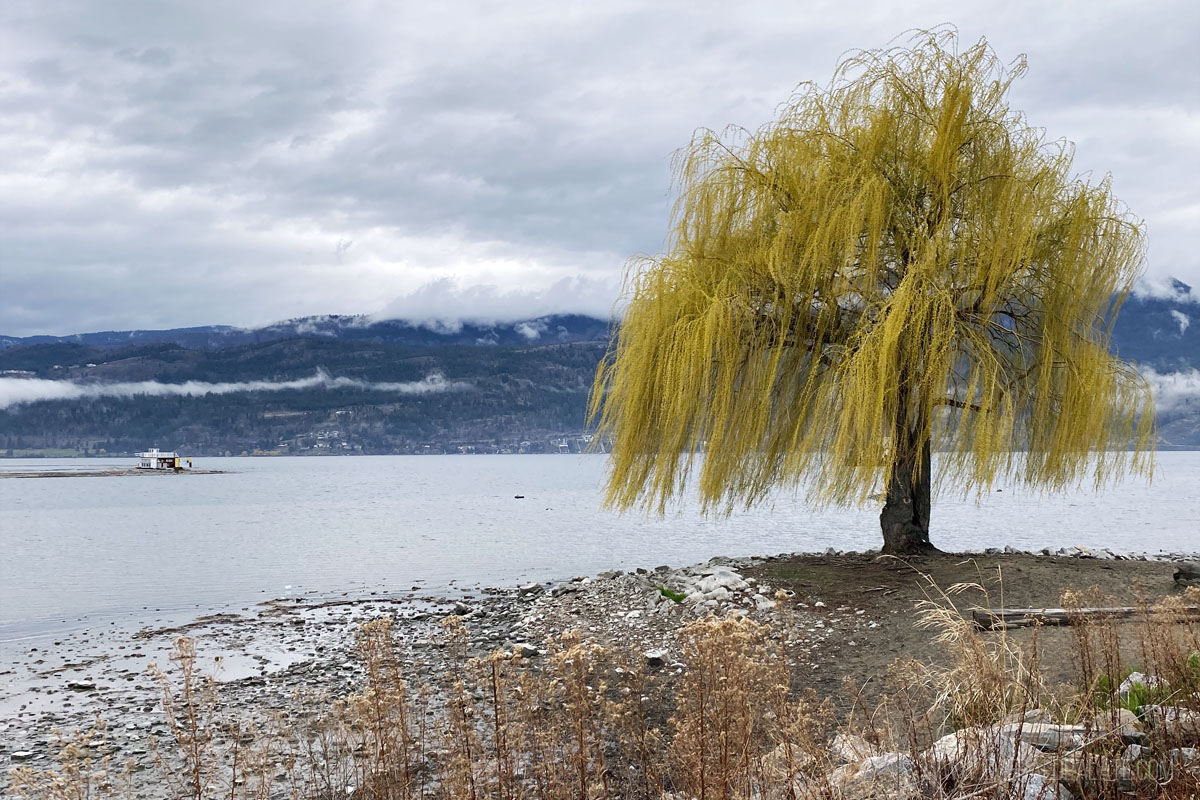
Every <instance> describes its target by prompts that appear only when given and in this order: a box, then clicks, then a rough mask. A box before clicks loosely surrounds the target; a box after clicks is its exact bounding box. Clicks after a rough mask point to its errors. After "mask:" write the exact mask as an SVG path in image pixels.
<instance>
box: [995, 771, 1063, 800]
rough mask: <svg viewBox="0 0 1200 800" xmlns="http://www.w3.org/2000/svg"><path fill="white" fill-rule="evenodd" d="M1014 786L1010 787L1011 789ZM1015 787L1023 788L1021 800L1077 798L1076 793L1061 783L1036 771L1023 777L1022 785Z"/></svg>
mask: <svg viewBox="0 0 1200 800" xmlns="http://www.w3.org/2000/svg"><path fill="white" fill-rule="evenodd" d="M1012 788H1014V787H1010V791H1011V789H1012ZM1015 788H1019V789H1021V790H1022V791H1021V794H1020V795H1019V797H1020V800H1075V795H1073V794H1071V793H1070V792H1069V791H1067V790H1066V788H1064V787H1063V785H1062V784H1061V783H1059V782H1058V781H1056V780H1054V779H1053V778H1047V777H1046V776H1045V775H1038V774H1036V773H1035V774H1033V775H1029V776H1027V777H1025V778H1023V779H1022V780H1021V781H1020V786H1018V787H1015ZM1010 796H1012V797H1018V795H1010Z"/></svg>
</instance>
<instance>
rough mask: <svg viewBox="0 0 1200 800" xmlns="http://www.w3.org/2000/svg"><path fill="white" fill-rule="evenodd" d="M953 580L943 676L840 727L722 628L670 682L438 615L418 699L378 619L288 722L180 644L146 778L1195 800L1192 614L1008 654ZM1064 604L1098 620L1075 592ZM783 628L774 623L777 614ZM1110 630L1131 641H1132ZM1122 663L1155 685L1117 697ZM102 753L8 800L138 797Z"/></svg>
mask: <svg viewBox="0 0 1200 800" xmlns="http://www.w3.org/2000/svg"><path fill="white" fill-rule="evenodd" d="M967 588H978V587H977V586H974V587H968V586H967V585H960V586H953V587H950V588H949V589H947V590H945V591H940V590H936V589H931V594H930V600H929V602H928V603H926V604H925V605H924V607H923V608H922V609H921V619H922V624H923V625H925V626H927V627H928V628H929V629H930V632H931V636H934V637H936V638H937V640H938V641H939V642H941V643H942V645H943V646H944V648H945V652H946V658H945V660H944V661H943V662H941V663H939V664H917V663H897V665H896V666H895V667H894V669H893V671H892V673H891V674H890V675H889V677H888V681H889V684H888V691H886V692H884V700H883V701H882V702H875V703H872V704H870V705H868V704H867V703H866V702H864V701H863V700H862V698H861V696H860V695H859V694H858V693H857V692H856V691H855V687H847V691H846V693H845V695H844V696H843V697H840V698H837V700H838V702H837V704H836V705H838V706H839V708H838V710H837V714H835V710H834V705H835V704H834V703H833V702H832V701H831V700H828V699H826V700H825V701H820V700H818V699H817V698H814V697H811V696H802V695H799V694H798V693H797V692H795V691H793V688H792V681H791V675H792V671H793V669H794V668H795V666H794V664H793V662H792V660H791V659H790V658H789V656H788V653H787V652H786V650H785V648H784V646H783V645H782V644H781V643H780V642H781V641H782V640H783V639H785V638H786V637H781V636H776V635H775V634H774V633H773V631H772V629H771V628H770V627H768V626H766V625H762V624H758V623H755V622H753V621H750V620H747V619H745V618H740V617H732V616H731V617H725V618H716V617H710V618H708V619H705V620H701V621H697V622H693V623H691V624H689V625H687V626H685V627H684V628H682V629H681V631H680V643H681V655H680V659H681V662H682V665H683V666H682V668H681V669H678V670H677V669H676V668H672V667H665V668H664V667H659V668H652V667H648V666H646V665H645V664H644V663H643V660H642V659H641V658H640V656H638V655H637V654H629V653H620V652H612V651H610V650H608V649H605V648H603V647H601V646H599V645H598V644H596V643H595V642H591V641H588V640H586V639H584V638H582V637H580V636H579V635H578V634H576V633H566V634H564V635H563V636H561V637H560V638H559V639H557V640H556V641H553V642H549V643H547V644H546V650H545V651H544V653H543V655H542V657H540V658H538V659H522V658H520V657H519V656H518V655H514V654H512V653H504V652H496V653H492V654H491V655H488V656H486V657H483V658H471V657H469V655H468V642H467V638H466V629H465V628H464V626H463V625H462V624H461V621H460V620H459V619H458V618H455V617H451V618H449V619H448V620H446V622H445V624H444V626H443V627H444V630H443V639H444V642H443V646H444V652H445V653H446V654H447V658H446V661H445V663H446V665H447V666H446V673H445V675H443V676H441V677H440V679H437V680H433V681H428V682H423V683H415V682H414V681H413V676H412V675H410V674H409V673H408V665H406V664H405V663H404V661H403V660H402V658H401V657H400V656H399V655H398V653H399V648H397V647H396V646H395V641H394V637H395V635H396V634H395V632H394V631H393V630H392V627H391V623H390V621H389V620H388V619H381V620H378V621H376V622H373V623H371V624H369V625H366V626H364V627H363V628H362V629H361V631H360V633H359V652H360V658H361V660H362V663H363V664H364V666H365V673H366V678H365V683H364V685H363V687H362V689H361V691H360V692H359V693H358V694H355V695H353V696H351V697H349V698H346V699H344V700H340V701H336V702H334V701H329V700H328V699H327V698H322V697H308V698H301V699H299V700H298V702H299V703H300V705H302V706H303V707H305V708H307V709H309V710H310V712H309V713H307V714H305V715H302V716H301V719H302V720H303V721H301V722H297V721H295V720H294V719H293V720H292V721H291V722H290V723H288V724H284V723H283V722H282V721H280V720H276V719H272V718H270V717H269V716H267V715H260V716H258V717H256V718H255V719H254V720H234V719H231V718H230V717H229V716H228V715H227V714H224V713H223V712H222V710H221V708H220V693H219V691H218V689H217V686H216V684H215V683H214V681H213V679H212V677H211V676H206V675H200V674H198V672H197V670H196V653H195V646H194V643H193V642H191V641H190V640H188V639H186V638H183V639H180V640H179V641H178V644H177V647H176V650H175V653H174V655H173V658H172V661H173V666H172V668H171V669H170V670H169V671H161V672H160V671H158V670H155V675H156V677H157V678H158V681H159V685H160V687H161V691H162V703H163V710H164V715H165V718H166V720H167V724H168V729H169V732H170V734H169V736H167V737H165V738H164V739H163V740H162V741H159V742H155V743H153V750H152V752H153V753H155V755H156V767H155V769H156V775H155V777H154V780H155V781H156V782H158V783H159V784H160V785H161V786H163V787H165V789H166V790H167V791H168V793H169V795H170V796H171V797H174V798H192V799H193V800H200V799H201V798H229V800H240V799H243V798H244V799H250V798H253V799H254V800H268V798H285V797H286V798H296V800H300V799H301V798H305V799H308V798H314V799H320V800H332V798H363V799H364V800H365V799H367V798H371V799H375V798H378V799H380V800H385V799H386V800H426V799H428V800H441V799H442V798H445V799H447V800H449V799H451V798H453V799H454V800H459V799H461V800H603V799H606V798H622V799H624V798H630V799H635V800H643V799H644V800H649V799H650V798H655V799H659V798H672V799H674V798H679V799H680V800H682V799H683V798H687V799H688V800H693V799H694V800H734V799H735V798H738V799H740V800H768V799H769V800H807V799H808V798H814V799H815V798H826V799H832V798H837V797H843V796H844V797H854V798H866V797H927V798H947V799H949V798H961V799H962V800H966V799H967V798H991V799H992V800H1000V798H1021V797H1034V796H1036V789H1037V787H1038V786H1041V785H1042V784H1041V783H1039V781H1041V780H1042V778H1046V779H1048V781H1050V782H1051V784H1052V782H1053V781H1060V780H1061V781H1062V783H1063V785H1065V786H1067V787H1069V788H1070V789H1071V791H1072V792H1073V793H1074V794H1075V796H1076V797H1086V798H1097V799H1102V800H1108V799H1109V798H1113V799H1114V800H1115V798H1129V797H1139V798H1157V799H1159V800H1172V799H1174V798H1186V797H1195V796H1197V795H1198V794H1200V779H1198V777H1197V775H1198V773H1197V772H1196V771H1193V770H1192V769H1190V768H1189V766H1188V765H1187V764H1186V763H1185V762H1186V761H1188V760H1189V759H1191V758H1192V756H1193V755H1194V753H1192V752H1191V751H1184V750H1181V749H1180V748H1184V747H1190V746H1192V745H1194V744H1197V743H1200V717H1197V718H1196V720H1195V721H1194V720H1193V719H1192V718H1191V717H1190V713H1192V712H1200V700H1198V697H1200V695H1198V694H1197V693H1198V692H1200V655H1197V654H1198V653H1200V629H1197V626H1196V623H1195V621H1194V620H1191V619H1188V618H1187V617H1186V616H1185V615H1184V614H1183V613H1182V606H1183V605H1185V604H1186V603H1189V602H1190V603H1194V602H1196V599H1195V598H1190V597H1189V598H1184V599H1179V600H1168V601H1166V602H1163V603H1160V604H1158V605H1155V606H1153V607H1151V606H1149V605H1146V606H1145V607H1144V608H1143V609H1142V611H1141V614H1140V617H1139V618H1138V619H1137V620H1136V621H1133V622H1124V623H1118V622H1114V621H1112V620H1101V621H1091V620H1089V619H1086V618H1084V617H1083V616H1080V617H1079V618H1078V619H1076V620H1075V624H1074V625H1073V626H1072V629H1073V631H1074V634H1075V635H1074V637H1073V647H1072V650H1071V652H1069V653H1052V654H1045V653H1040V652H1039V647H1038V638H1037V636H1036V635H1035V636H1034V637H1033V639H1032V644H1027V645H1026V646H1025V648H1023V649H1022V648H1019V647H1017V646H1016V645H1015V644H1014V642H1013V641H1012V640H1011V639H1010V638H1008V637H1007V636H1006V635H1005V633H1004V632H1003V631H999V632H990V633H983V632H980V631H978V630H976V629H975V628H974V627H973V626H972V625H971V624H970V623H969V622H968V621H966V619H965V618H964V615H963V614H961V613H960V612H959V610H958V608H957V607H956V605H955V604H956V602H957V601H958V599H959V598H960V597H961V596H962V594H963V592H964V591H965V590H966V589H967ZM779 601H780V603H781V604H785V603H786V598H783V597H781V598H779ZM1064 603H1065V604H1066V605H1067V606H1068V607H1076V608H1078V607H1081V606H1083V605H1094V604H1099V603H1098V602H1097V599H1096V598H1089V597H1087V596H1086V595H1082V594H1072V593H1069V594H1068V595H1067V596H1066V597H1065V598H1064ZM778 620H779V621H778V623H777V624H778V625H780V626H786V625H788V624H789V623H788V613H787V609H786V608H781V613H780V614H779V615H778ZM1118 625H1125V626H1135V627H1134V628H1133V630H1136V632H1137V633H1136V636H1135V637H1133V639H1134V640H1135V641H1134V644H1133V646H1132V649H1131V645H1130V637H1129V636H1128V635H1126V636H1124V637H1122V636H1120V635H1118V627H1117V626H1118ZM1128 630H1130V629H1129V628H1127V629H1126V631H1128ZM1047 655H1048V656H1050V657H1052V658H1054V659H1055V660H1062V659H1071V661H1072V662H1073V663H1074V665H1075V667H1076V671H1077V675H1078V680H1077V681H1076V683H1075V684H1073V685H1072V686H1068V687H1064V686H1048V685H1047V683H1046V681H1045V680H1044V679H1043V677H1042V672H1041V670H1040V669H1039V661H1040V659H1041V658H1043V657H1046V656H1047ZM1135 664H1136V666H1137V667H1138V668H1140V669H1141V670H1142V671H1143V672H1146V673H1148V674H1153V675H1156V676H1158V677H1159V678H1161V679H1162V681H1163V683H1161V684H1159V685H1156V686H1152V687H1149V688H1147V687H1141V688H1135V690H1134V691H1133V692H1132V693H1125V694H1122V693H1121V692H1120V690H1119V687H1120V685H1121V682H1122V680H1123V679H1124V678H1125V677H1126V676H1127V675H1128V673H1129V670H1130V667H1131V666H1134V665H1135ZM1156 705H1157V706H1173V707H1177V708H1180V709H1185V710H1186V713H1185V712H1184V711H1180V712H1174V713H1172V714H1161V713H1160V714H1159V715H1158V717H1157V718H1156V717H1155V716H1154V715H1155V712H1154V711H1153V710H1152V709H1151V710H1146V708H1145V707H1146V706H1156ZM1130 706H1135V707H1140V708H1141V709H1142V713H1141V716H1142V719H1140V720H1139V719H1137V718H1136V717H1133V716H1131V715H1130V714H1129V713H1128V712H1127V711H1126V710H1125V709H1126V708H1127V707H1130ZM1049 722H1054V723H1059V724H1065V725H1072V726H1074V727H1071V728H1053V729H1048V728H1046V725H1045V724H1044V723H1049ZM1130 725H1134V726H1140V725H1145V726H1146V727H1147V733H1146V734H1145V735H1144V736H1142V735H1140V734H1132V733H1131V732H1130V731H1129V730H1128V729H1127V728H1128V726H1130ZM997 726H1008V727H1007V728H1005V729H1004V730H1007V731H1008V734H1006V735H999V734H998V733H997V731H998V730H1001V729H1000V728H998V727H997ZM1047 730H1053V731H1057V732H1058V733H1056V734H1055V735H1056V736H1058V738H1059V740H1060V741H1058V743H1056V742H1055V741H1052V740H1047V739H1046V736H1047V735H1049V734H1047V733H1046V731H1047ZM948 734H953V736H952V737H950V738H944V737H947V735H948ZM1131 736H1137V737H1138V738H1141V739H1142V746H1143V747H1145V748H1146V750H1145V751H1144V752H1143V754H1142V757H1140V758H1137V759H1130V758H1128V752H1129V751H1127V747H1126V740H1127V739H1129V738H1130V737H1131ZM1039 737H1040V738H1039ZM103 738H104V731H103V728H102V726H101V727H99V728H97V730H95V731H92V732H88V733H86V734H83V735H77V736H74V737H72V738H71V739H69V740H67V741H65V742H64V745H63V748H62V751H61V754H60V758H59V764H58V766H57V767H56V768H55V769H51V770H40V771H39V770H34V769H30V768H19V769H15V770H13V772H12V773H11V777H12V786H13V791H14V792H16V793H17V795H18V796H21V797H28V798H38V799H39V800H40V799H42V798H46V799H47V800H68V798H69V799H70V800H86V799H88V798H116V797H129V796H132V794H131V790H130V788H129V787H130V780H129V779H130V778H131V774H130V772H129V771H128V770H126V769H125V768H123V767H122V765H119V764H114V763H112V762H111V759H109V758H107V757H104V756H102V755H99V754H100V753H101V752H103V751H104V747H103ZM939 740H940V741H939ZM935 743H936V744H935ZM1035 745H1036V746H1035ZM888 753H895V754H899V755H896V756H887V755H884V754H888ZM871 756H876V757H877V758H876V759H875V760H870V761H864V760H863V759H866V758H869V757H871ZM889 759H890V760H889ZM897 763H898V764H900V765H901V767H902V769H900V770H899V772H896V771H894V770H893V771H889V770H891V769H892V768H891V767H889V766H888V764H891V765H893V766H894V765H895V764H897ZM1197 764H1200V758H1198V759H1197ZM863 770H878V773H875V772H869V773H864V771H863ZM864 776H865V777H864ZM1039 776H1040V777H1039ZM1048 785H1049V784H1048ZM864 787H866V788H864ZM1030 787H1033V788H1032V789H1030ZM864 792H865V793H864ZM1028 792H1034V793H1032V794H1030V793H1028ZM1043 796H1044V797H1047V798H1048V797H1051V796H1053V795H1050V794H1045V795H1043Z"/></svg>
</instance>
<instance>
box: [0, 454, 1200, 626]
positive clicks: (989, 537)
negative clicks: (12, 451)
mask: <svg viewBox="0 0 1200 800" xmlns="http://www.w3.org/2000/svg"><path fill="white" fill-rule="evenodd" d="M130 463H131V462H125V461H118V460H99V459H90V460H60V459H54V460H50V459H46V460H42V459H38V460H4V461H0V471H4V472H29V471H34V470H50V469H53V470H59V471H71V470H81V469H82V470H94V469H97V468H104V467H108V466H112V467H125V466H129V465H130ZM604 466H605V458H604V457H603V456H566V455H553V456H550V455H548V456H473V457H467V456H422V457H412V456H408V457H406V456H394V457H393V456H380V457H354V458H333V457H327V458H258V459H255V458H231V459H216V458H213V459H209V458H205V459H197V460H196V467H197V468H204V469H224V470H230V472H229V473H228V474H221V475H182V476H153V477H150V476H133V477H129V476H122V477H64V478H32V479H18V478H13V479H0V549H2V552H3V555H2V557H0V641H3V640H5V639H13V638H15V637H18V636H24V635H29V634H31V633H36V632H38V631H44V630H49V629H54V628H59V627H62V626H64V625H65V626H78V625H81V624H95V623H98V622H100V621H104V620H108V619H120V618H125V619H128V618H130V617H137V616H149V615H151V614H154V613H156V612H158V613H161V612H170V611H184V610H188V609H195V608H203V609H205V610H208V609H213V608H222V607H229V606H234V605H239V604H242V605H244V604H246V603H249V602H257V601H260V600H264V599H267V598H274V597H279V596H285V595H300V594H311V595H315V596H331V597H332V596H341V595H343V594H345V593H349V594H351V595H360V594H368V593H370V592H373V591H377V592H381V593H384V592H397V591H401V590H408V589H410V588H412V587H414V586H418V585H419V586H421V587H422V588H424V589H428V590H444V589H446V588H448V587H449V588H454V587H470V586H474V585H484V586H497V585H511V584H513V583H516V582H524V581H529V580H539V581H540V580H554V579H560V578H566V577H569V576H571V575H576V574H594V573H596V572H598V571H601V570H604V569H610V568H626V569H628V568H633V567H637V566H646V567H653V566H656V565H658V564H671V565H676V566H678V565H682V564H687V563H693V562H697V561H703V560H706V559H708V558H710V557H712V556H714V555H729V556H733V555H765V554H774V553H780V552H795V551H819V550H823V549H824V548H826V547H836V548H839V549H860V550H861V549H867V548H871V547H876V546H877V545H878V541H879V529H878V510H870V509H868V510H839V509H833V510H827V511H814V510H812V509H809V508H807V507H806V506H805V505H804V503H803V500H802V499H801V498H800V497H798V496H797V495H796V494H795V493H792V492H785V493H779V494H777V495H776V496H775V497H774V498H773V499H772V501H771V502H770V503H768V504H765V505H763V506H761V507H758V508H755V509H753V510H751V511H748V512H739V513H736V514H734V515H732V516H731V517H729V518H705V517H703V516H701V515H700V514H699V513H698V512H697V511H696V510H695V509H694V508H691V507H688V508H685V509H683V510H682V511H680V512H678V513H676V514H673V515H669V516H668V517H666V518H665V519H660V518H646V517H645V516H642V515H639V514H626V515H618V514H616V513H613V512H610V511H605V510H603V509H601V508H600V498H601V495H600V490H599V482H600V480H601V479H602V477H603V474H604ZM998 488H999V489H1002V491H996V492H994V493H992V494H991V495H989V496H988V497H986V498H985V500H984V501H983V503H982V504H978V505H977V504H976V502H975V500H974V499H973V498H971V499H961V498H944V499H941V500H939V501H937V502H935V505H934V511H933V526H934V541H935V543H936V544H938V545H939V546H940V547H942V548H943V549H947V550H978V549H982V548H984V547H991V546H1004V545H1012V546H1014V547H1017V548H1018V549H1040V548H1042V547H1054V548H1057V547H1063V546H1070V545H1086V546H1091V547H1111V548H1113V549H1114V550H1118V551H1125V552H1149V553H1155V552H1159V551H1167V552H1172V551H1187V552H1191V551H1194V550H1197V549H1200V547H1198V546H1197V542H1196V534H1197V531H1200V452H1166V453H1162V454H1160V456H1159V467H1158V471H1157V472H1156V475H1155V479H1154V481H1153V483H1151V484H1147V483H1146V482H1145V480H1144V479H1142V478H1133V479H1129V480H1127V481H1125V482H1124V483H1122V484H1120V485H1117V486H1113V487H1110V488H1108V489H1106V490H1104V491H1102V492H1100V493H1094V492H1091V491H1077V492H1071V493H1067V494H1062V495H1050V496H1043V495H1038V494H1030V493H1028V492H1025V491H1021V490H1018V489H1016V488H1014V487H1010V486H1004V485H999V486H998ZM515 495H523V496H524V497H523V499H517V498H516V497H515Z"/></svg>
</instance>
